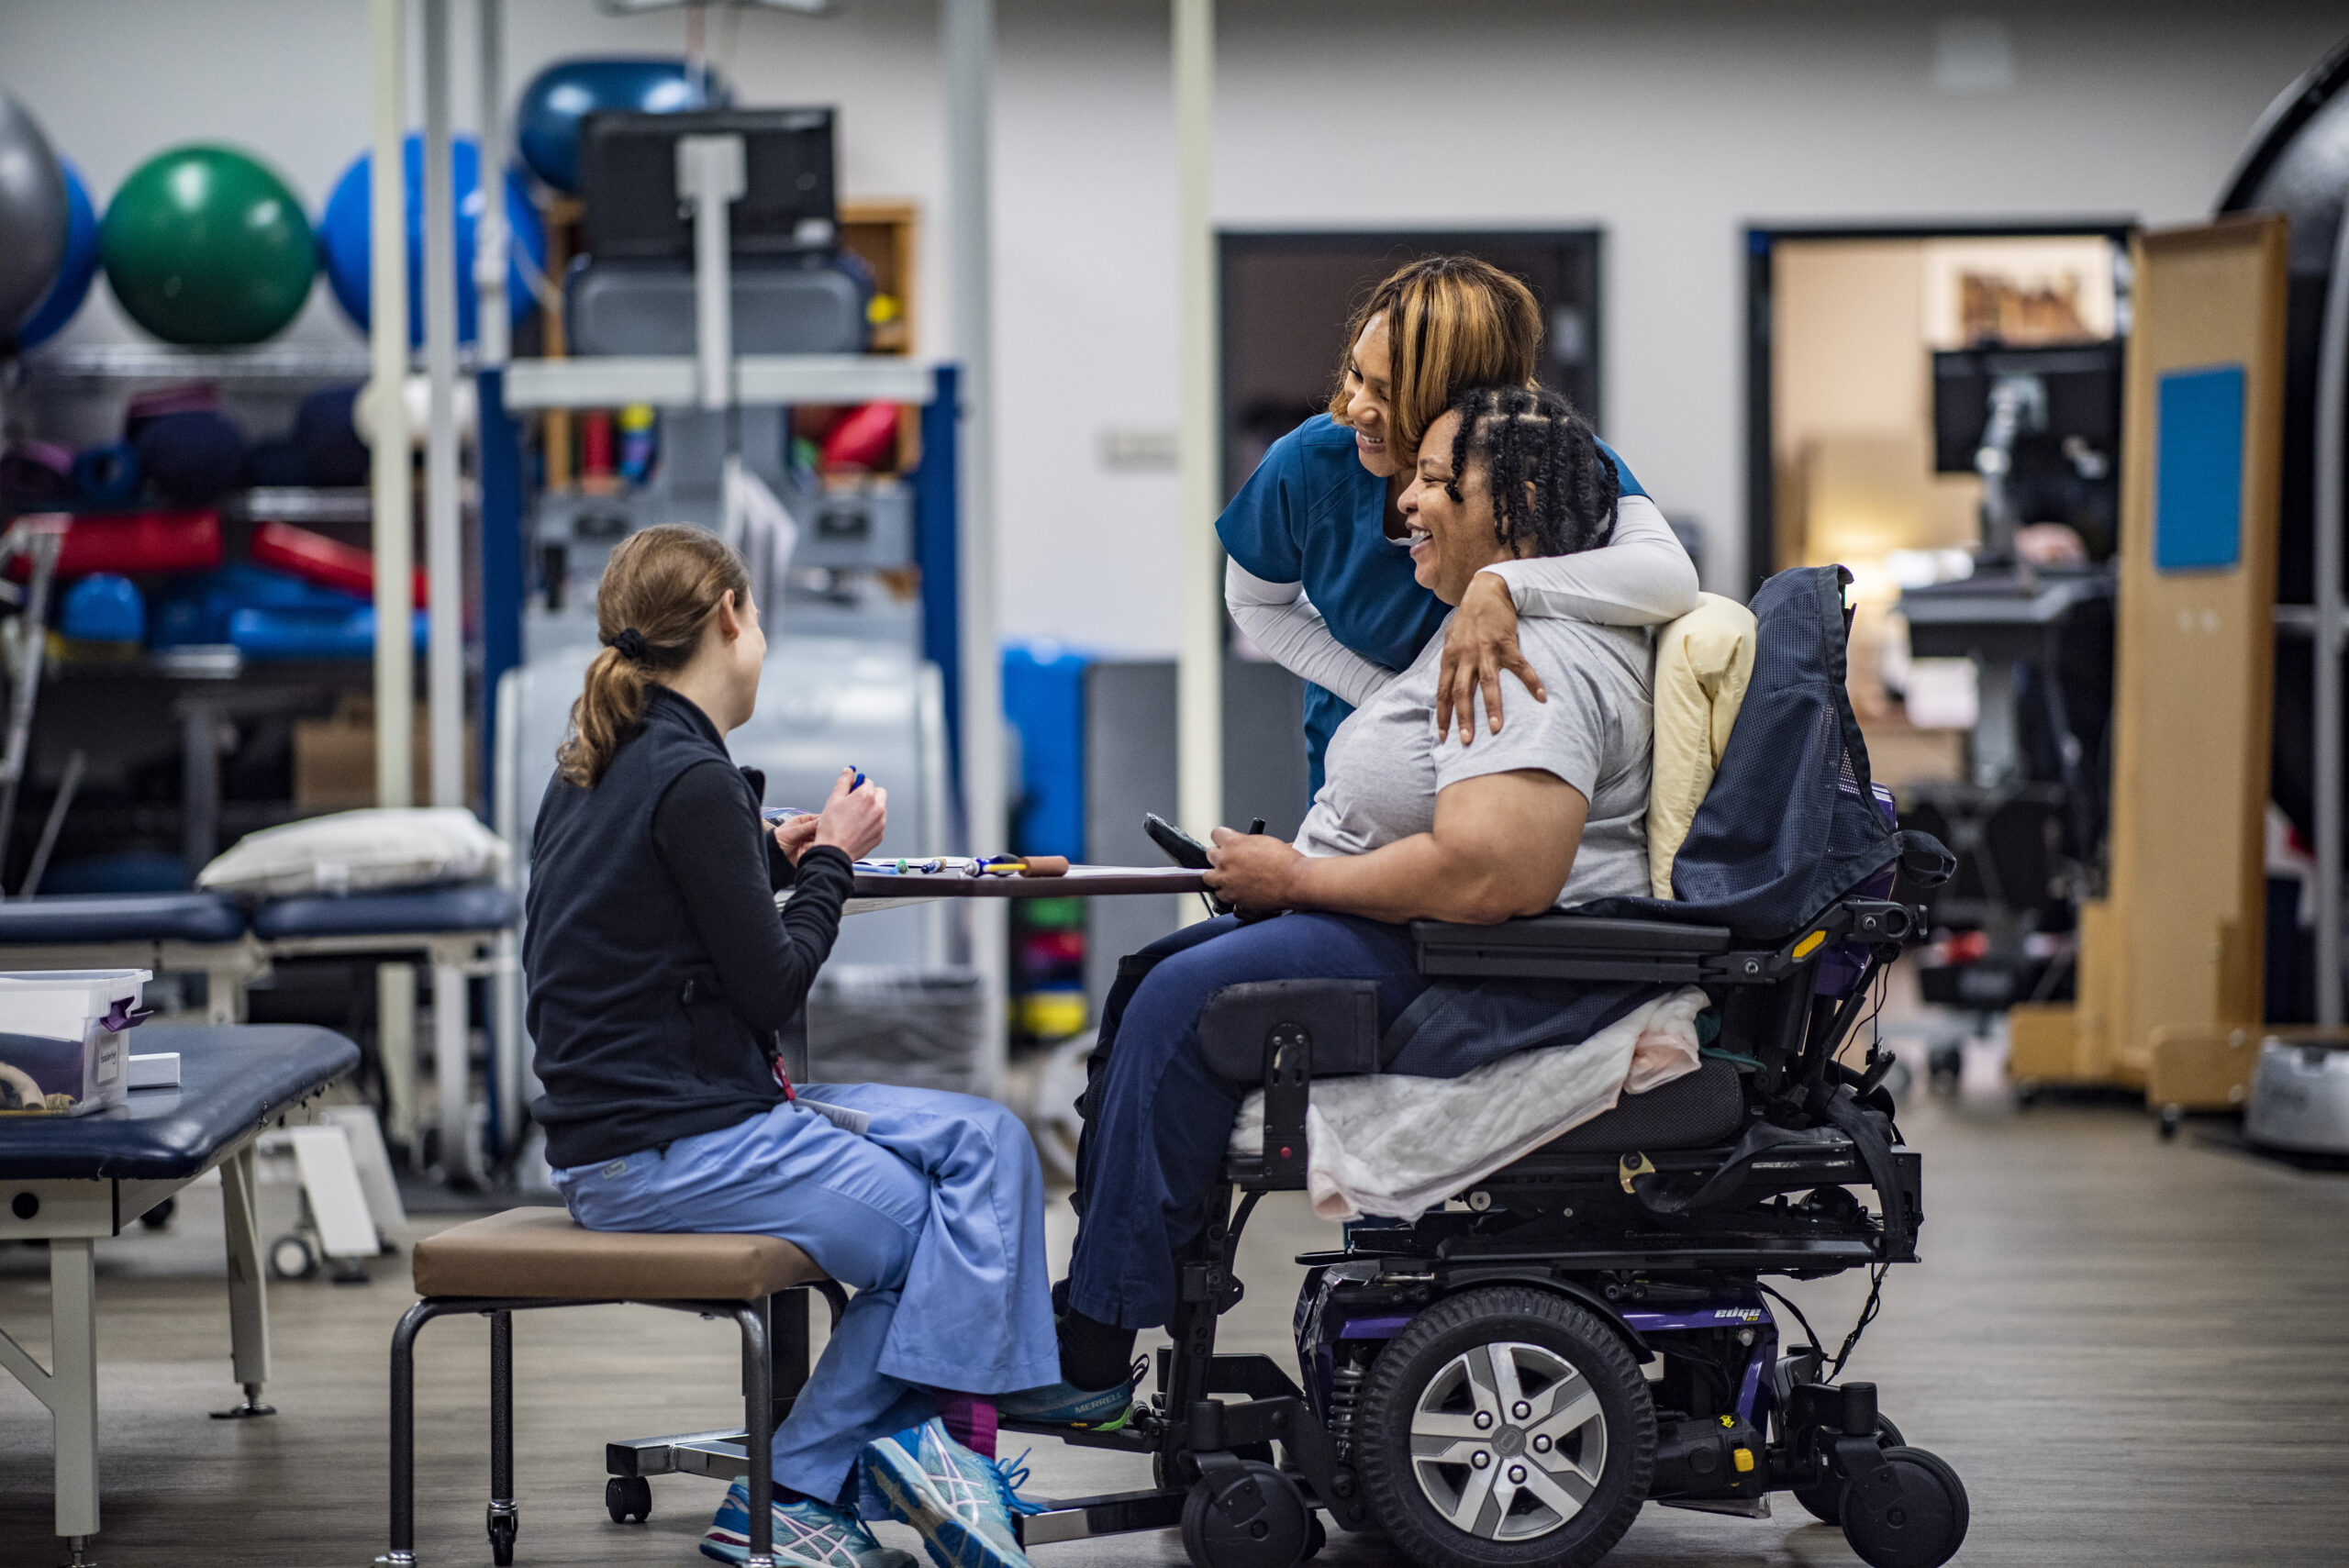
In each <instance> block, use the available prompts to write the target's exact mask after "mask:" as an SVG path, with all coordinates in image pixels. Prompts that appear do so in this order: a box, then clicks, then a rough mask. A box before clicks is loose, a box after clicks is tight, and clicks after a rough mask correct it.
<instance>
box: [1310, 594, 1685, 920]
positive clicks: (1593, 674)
mask: <svg viewBox="0 0 2349 1568" xmlns="http://www.w3.org/2000/svg"><path fill="white" fill-rule="evenodd" d="M1447 624H1449V623H1448V622H1447ZM1517 639H1518V646H1519V647H1520V649H1522V650H1523V651H1524V653H1525V657H1526V660H1527V662H1530V663H1531V664H1532V666H1533V667H1534V668H1535V669H1536V670H1538V671H1540V672H1541V673H1542V685H1543V686H1544V687H1545V688H1547V690H1548V692H1549V695H1550V700H1549V701H1547V702H1535V701H1534V700H1533V697H1532V695H1531V693H1529V692H1528V691H1527V690H1526V689H1525V687H1524V685H1523V684H1521V683H1520V681H1519V680H1518V678H1517V677H1516V676H1515V675H1512V674H1508V673H1506V672H1504V673H1503V674H1502V675H1501V717H1502V726H1501V732H1500V733H1499V734H1498V735H1495V734H1492V733H1490V732H1489V731H1487V730H1486V728H1485V727H1484V724H1483V704H1482V703H1481V702H1480V703H1479V704H1478V705H1477V711H1478V723H1477V726H1476V739H1475V743H1474V744H1472V745H1468V746H1463V745H1461V744H1460V735H1459V731H1458V730H1457V729H1456V728H1455V729H1454V730H1453V733H1452V737H1451V739H1450V740H1446V741H1444V742H1443V743H1442V744H1441V745H1439V744H1438V743H1437V741H1436V738H1435V690H1436V675H1437V672H1438V670H1439V668H1440V667H1441V665H1442V660H1443V637H1442V633H1441V632H1439V633H1438V634H1437V635H1435V636H1433V637H1431V638H1429V639H1428V641H1427V646H1426V647H1424V648H1422V649H1420V650H1419V657H1418V658H1417V659H1415V660H1413V661H1412V662H1411V667H1410V668H1409V669H1408V670H1406V671H1404V672H1403V673H1401V674H1399V675H1397V676H1396V677H1395V679H1394V680H1393V681H1392V682H1390V683H1388V684H1387V685H1386V687H1385V688H1383V689H1382V690H1381V691H1380V692H1379V693H1378V695H1375V696H1374V697H1372V698H1371V699H1370V700H1369V701H1368V702H1366V703H1364V705H1363V706H1361V707H1358V708H1356V709H1355V710H1354V711H1353V715H1352V716H1351V717H1348V718H1347V719H1346V721H1345V722H1344V723H1343V724H1341V725H1340V726H1339V727H1338V732H1337V733H1336V734H1335V735H1333V736H1331V737H1330V749H1329V752H1328V755H1327V760H1326V762H1325V764H1324V767H1325V772H1326V775H1327V780H1328V782H1327V783H1325V784H1322V786H1321V793H1320V794H1319V795H1315V796H1314V797H1313V808H1312V810H1310V811H1308V813H1307V814H1306V817H1305V825H1304V826H1303V827H1302V828H1299V829H1298V831H1297V848H1298V849H1299V850H1301V851H1304V852H1305V853H1307V854H1308V855H1361V854H1367V853H1369V852H1370V851H1373V850H1375V849H1378V848H1380V847H1381V846H1383V845H1386V844H1391V843H1393V842H1395V841H1396V840H1397V839H1408V838H1409V837H1410V836H1411V835H1412V834H1414V833H1425V832H1428V831H1430V830H1431V829H1432V828H1434V826H1435V797H1436V795H1437V793H1438V792H1439V791H1441V790H1442V788H1443V787H1444V786H1445V785H1447V784H1458V783H1459V782H1460V781H1461V780H1463V779H1473V778H1479V777H1482V776H1483V775H1484V774H1486V773H1512V772H1515V771H1517V770H1519V769H1524V768H1531V769H1538V770H1540V771H1542V772H1543V773H1553V774H1555V775H1556V776H1558V777H1559V778H1561V779H1564V781H1565V782H1566V783H1567V784H1570V785H1572V786H1573V787H1574V788H1575V789H1576V790H1579V791H1580V792H1581V793H1582V795H1583V797H1584V798H1585V799H1586V800H1587V801H1589V802H1590V811H1589V818H1588V821H1587V823H1586V826H1585V827H1584V828H1583V834H1582V848H1581V849H1580V850H1579V851H1576V852H1575V864H1574V870H1573V872H1572V873H1569V874H1568V875H1567V877H1566V885H1565V887H1564V890H1563V891H1562V892H1561V893H1560V894H1559V895H1558V906H1559V907H1560V908H1565V907H1568V906H1573V905H1576V904H1586V903H1588V902H1589V901H1590V900H1592V899H1594V898H1606V897H1610V896H1613V895H1617V894H1644V893H1646V892H1647V891H1648V851H1647V810H1648V775H1649V757H1650V747H1651V742H1652V737H1653V728H1654V716H1655V694H1654V686H1653V671H1654V654H1653V648H1652V646H1651V643H1650V639H1649V635H1648V633H1647V631H1646V630H1645V629H1644V628H1631V627H1611V626H1594V625H1591V624H1590V623H1589V622H1586V621H1578V620H1559V619H1551V618H1547V617H1541V618H1536V617H1526V618H1523V619H1520V621H1519V622H1518V627H1517Z"/></svg>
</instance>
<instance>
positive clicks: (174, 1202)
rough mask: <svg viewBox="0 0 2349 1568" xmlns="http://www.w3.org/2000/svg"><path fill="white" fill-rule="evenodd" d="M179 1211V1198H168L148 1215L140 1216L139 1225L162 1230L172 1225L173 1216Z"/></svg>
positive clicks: (151, 1209)
mask: <svg viewBox="0 0 2349 1568" xmlns="http://www.w3.org/2000/svg"><path fill="white" fill-rule="evenodd" d="M179 1211H180V1200H179V1198H178V1197H177V1196H176V1195H173V1196H172V1197H167V1198H165V1199H164V1200H163V1201H162V1202H161V1203H159V1204H157V1205H156V1206H155V1207H152V1208H150V1209H149V1210H148V1211H147V1212H146V1213H144V1214H142V1215H140V1216H139V1224H140V1225H142V1226H144V1227H146V1228H147V1229H150V1230H161V1229H163V1228H164V1227H165V1226H167V1225H169V1224H171V1222H172V1216H173V1215H174V1214H177V1213H178V1212H179Z"/></svg>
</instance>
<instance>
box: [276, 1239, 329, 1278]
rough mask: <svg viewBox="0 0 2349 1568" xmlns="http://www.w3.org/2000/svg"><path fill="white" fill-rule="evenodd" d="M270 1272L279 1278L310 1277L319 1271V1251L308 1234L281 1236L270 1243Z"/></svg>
mask: <svg viewBox="0 0 2349 1568" xmlns="http://www.w3.org/2000/svg"><path fill="white" fill-rule="evenodd" d="M269 1272H270V1273H273V1274H275V1275H276V1276H277V1277H278V1278H279V1279H308V1278H309V1277H310V1276H311V1275H312V1274H314V1273H317V1272H318V1251H317V1248H315V1247H313V1246H311V1245H310V1241H309V1238H307V1237H306V1236H296V1235H293V1234H290V1233H289V1234H287V1235H284V1236H280V1237H279V1238H278V1239H277V1240H274V1241H272V1242H271V1243H270V1244H269Z"/></svg>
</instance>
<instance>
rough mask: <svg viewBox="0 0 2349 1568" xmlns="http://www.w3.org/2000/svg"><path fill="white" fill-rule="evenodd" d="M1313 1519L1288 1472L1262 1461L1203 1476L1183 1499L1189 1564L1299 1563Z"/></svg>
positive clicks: (1283, 1566)
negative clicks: (1285, 1473) (1234, 1470)
mask: <svg viewBox="0 0 2349 1568" xmlns="http://www.w3.org/2000/svg"><path fill="white" fill-rule="evenodd" d="M1314 1523H1315V1520H1314V1518H1313V1510H1312V1509H1310V1508H1308V1507H1306V1506H1305V1499H1304V1497H1302V1496H1299V1495H1298V1493H1297V1488H1296V1486H1295V1485H1291V1484H1290V1482H1289V1479H1288V1477H1287V1476H1286V1475H1283V1474H1282V1473H1280V1472H1279V1471H1277V1470H1275V1469H1274V1468H1273V1467H1272V1466H1271V1465H1269V1464H1266V1463H1264V1462H1263V1461H1262V1460H1255V1459H1243V1460H1241V1461H1239V1462H1238V1470H1237V1472H1236V1473H1235V1472H1232V1471H1225V1472H1223V1473H1219V1474H1211V1475H1208V1476H1207V1477H1205V1478H1203V1479H1202V1480H1201V1481H1200V1482H1199V1484H1198V1485H1196V1486H1194V1487H1192V1488H1191V1495H1190V1496H1187V1497H1186V1498H1184V1499H1183V1550H1184V1551H1185V1552H1186V1553H1187V1554H1188V1555H1189V1557H1190V1559H1191V1563H1192V1568H1297V1564H1298V1563H1299V1562H1303V1561H1304V1560H1305V1557H1306V1551H1307V1547H1308V1544H1309V1543H1310V1540H1311V1538H1312V1529H1313V1525H1314Z"/></svg>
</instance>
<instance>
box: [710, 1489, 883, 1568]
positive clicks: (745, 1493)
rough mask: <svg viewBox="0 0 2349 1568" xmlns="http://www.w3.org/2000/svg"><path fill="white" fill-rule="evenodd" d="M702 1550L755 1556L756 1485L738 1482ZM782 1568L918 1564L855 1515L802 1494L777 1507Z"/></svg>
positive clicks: (722, 1557) (723, 1558) (724, 1556)
mask: <svg viewBox="0 0 2349 1568" xmlns="http://www.w3.org/2000/svg"><path fill="white" fill-rule="evenodd" d="M701 1554H702V1555H703V1556H704V1557H711V1558H715V1559H717V1560H718V1562H734V1563H740V1562H747V1561H749V1559H750V1555H751V1487H750V1484H749V1483H748V1482H744V1481H737V1482H735V1483H734V1485H732V1486H730V1487H729V1488H728V1489H727V1492H726V1500H725V1501H724V1502H722V1503H720V1504H718V1518H715V1519H712V1520H711V1521H710V1525H709V1530H708V1533H707V1534H706V1535H704V1536H703V1537H702V1538H701ZM774 1560H775V1562H776V1564H777V1568H783V1565H785V1564H788V1565H789V1568H918V1563H917V1562H916V1560H915V1559H914V1557H913V1556H912V1555H911V1554H910V1553H908V1552H903V1551H898V1550H897V1549H896V1547H894V1546H884V1545H882V1544H881V1543H880V1542H879V1541H877V1540H874V1539H873V1532H872V1531H871V1530H868V1529H865V1528H864V1526H863V1524H862V1523H861V1522H860V1521H859V1520H857V1519H856V1518H854V1517H853V1516H852V1515H849V1514H845V1513H842V1512H841V1511H840V1510H839V1509H838V1508H828V1507H824V1505H823V1504H821V1503H816V1502H810V1501H809V1500H808V1499H807V1498H805V1497H802V1498H798V1499H796V1501H793V1502H789V1503H781V1502H779V1503H777V1504H775V1506H774Z"/></svg>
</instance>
